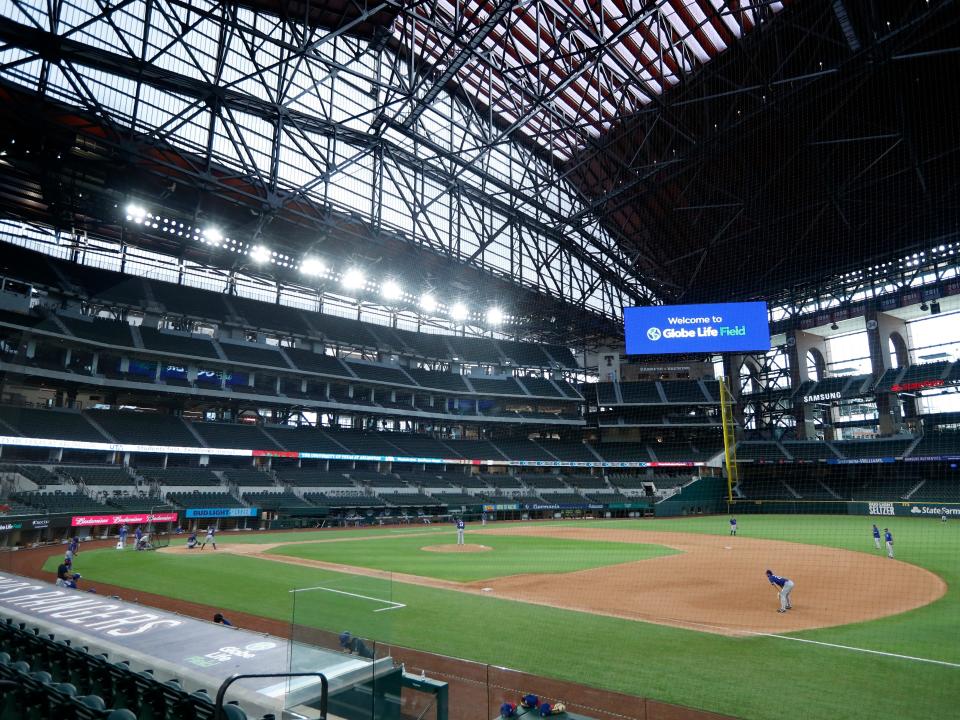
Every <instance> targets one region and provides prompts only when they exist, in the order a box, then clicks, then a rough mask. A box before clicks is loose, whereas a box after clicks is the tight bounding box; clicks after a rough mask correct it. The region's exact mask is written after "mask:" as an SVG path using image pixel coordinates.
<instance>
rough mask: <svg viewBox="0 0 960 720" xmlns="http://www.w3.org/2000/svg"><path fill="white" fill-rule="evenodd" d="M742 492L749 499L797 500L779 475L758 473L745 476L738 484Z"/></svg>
mask: <svg viewBox="0 0 960 720" xmlns="http://www.w3.org/2000/svg"><path fill="white" fill-rule="evenodd" d="M737 488H738V490H739V491H740V494H741V495H742V496H743V497H745V498H747V499H748V500H796V499H797V496H796V495H794V494H793V493H792V492H790V490H789V488H787V486H786V485H784V484H783V482H781V480H780V478H779V477H774V476H771V475H757V476H751V477H743V478H741V479H740V484H739V485H738V486H737Z"/></svg>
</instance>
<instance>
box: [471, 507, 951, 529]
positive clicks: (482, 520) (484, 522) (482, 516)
mask: <svg viewBox="0 0 960 720" xmlns="http://www.w3.org/2000/svg"><path fill="white" fill-rule="evenodd" d="M944 519H946V515H944ZM480 524H481V525H483V526H484V527H486V526H487V511H486V510H484V511H483V512H482V513H480Z"/></svg>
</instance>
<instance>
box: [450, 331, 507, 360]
mask: <svg viewBox="0 0 960 720" xmlns="http://www.w3.org/2000/svg"><path fill="white" fill-rule="evenodd" d="M447 344H448V345H450V347H451V348H452V349H453V355H452V357H453V358H456V359H459V360H466V361H468V362H480V363H490V364H493V365H499V364H501V363H502V362H503V358H502V357H501V355H500V351H499V350H498V349H497V346H496V345H495V344H494V343H493V342H491V341H489V340H484V339H483V338H473V337H458V336H455V335H449V336H447Z"/></svg>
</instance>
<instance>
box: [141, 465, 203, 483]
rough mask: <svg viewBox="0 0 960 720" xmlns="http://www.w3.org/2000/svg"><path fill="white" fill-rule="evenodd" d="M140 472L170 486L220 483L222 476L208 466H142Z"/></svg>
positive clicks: (152, 480)
mask: <svg viewBox="0 0 960 720" xmlns="http://www.w3.org/2000/svg"><path fill="white" fill-rule="evenodd" d="M140 474H141V475H143V477H145V478H146V479H147V480H148V481H150V482H155V483H159V484H160V485H168V486H181V487H183V486H190V485H197V486H202V485H220V484H221V482H220V478H218V477H217V476H216V475H214V474H213V473H212V472H210V471H209V470H207V469H206V468H194V467H178V468H151V467H145V468H140Z"/></svg>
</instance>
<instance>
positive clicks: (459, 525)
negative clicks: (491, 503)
mask: <svg viewBox="0 0 960 720" xmlns="http://www.w3.org/2000/svg"><path fill="white" fill-rule="evenodd" d="M465 527H466V523H464V522H463V518H462V517H461V518H457V545H463V529H464V528H465Z"/></svg>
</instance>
